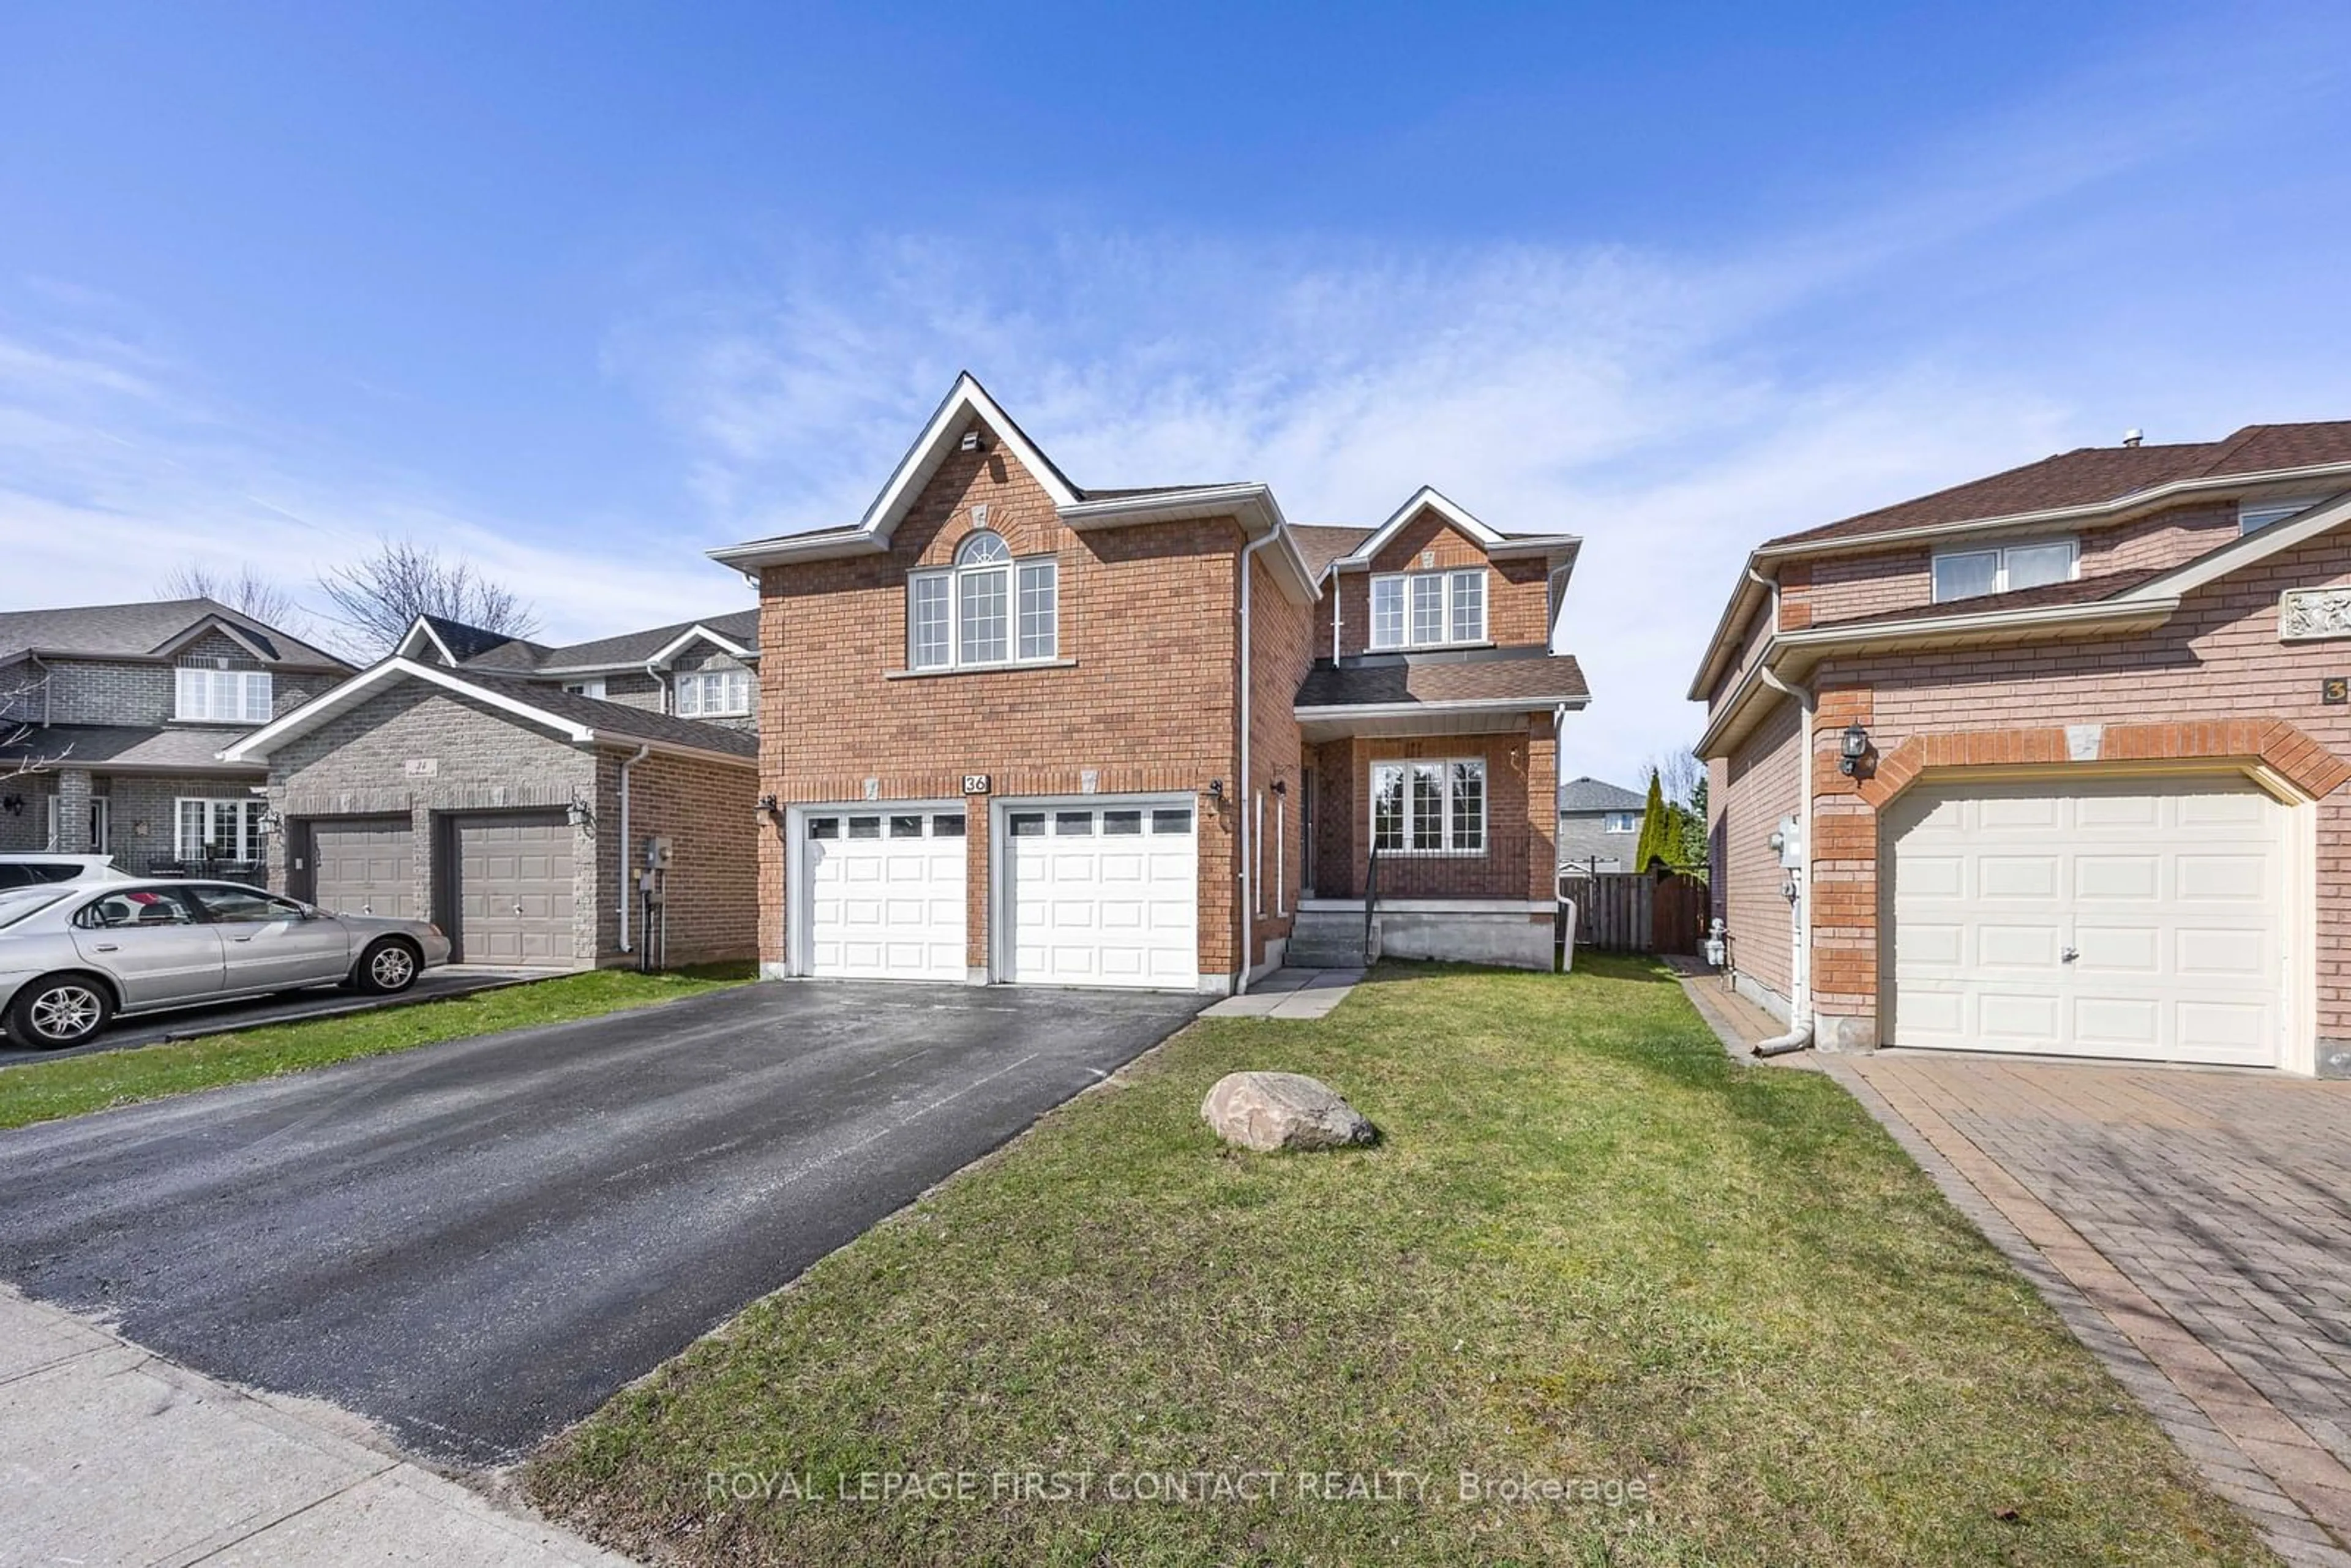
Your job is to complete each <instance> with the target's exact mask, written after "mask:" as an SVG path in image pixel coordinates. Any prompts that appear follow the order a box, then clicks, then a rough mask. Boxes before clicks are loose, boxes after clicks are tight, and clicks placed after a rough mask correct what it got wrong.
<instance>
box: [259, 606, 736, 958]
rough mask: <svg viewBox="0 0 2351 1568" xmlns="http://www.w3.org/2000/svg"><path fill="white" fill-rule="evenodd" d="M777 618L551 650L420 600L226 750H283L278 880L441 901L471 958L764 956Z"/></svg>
mask: <svg viewBox="0 0 2351 1568" xmlns="http://www.w3.org/2000/svg"><path fill="white" fill-rule="evenodd" d="M757 642H758V612H757V611H756V610H743V611H735V612H729V613H727V614H726V615H720V616H715V617H711V618H708V619H705V620H703V621H697V622H678V623H675V624H671V625H666V626H656V627H652V628H648V629H646V630H644V631H642V632H629V633H625V634H623V635H621V636H618V637H606V638H601V639H598V640H596V641H594V642H591V643H575V644H571V645H569V646H564V647H550V646H547V645H545V644H541V643H531V642H527V641H523V640H519V639H515V638H508V637H502V636H498V635H496V634H494V633H490V632H483V631H481V630H480V629H478V628H475V627H470V626H466V625H464V624H462V623H459V622H453V621H447V620H444V619H441V618H438V617H433V616H423V617H419V618H418V620H417V622H416V623H415V624H414V625H413V627H411V628H410V630H409V632H408V634H407V636H406V637H405V638H403V639H402V643H401V644H400V646H399V648H398V649H397V650H396V651H395V652H394V653H393V654H392V656H391V657H389V658H386V659H384V660H382V661H381V662H380V663H378V664H373V665H371V666H370V667H369V668H368V669H366V670H364V671H361V672H360V674H357V675H356V676H354V677H352V678H351V679H350V681H348V682H345V683H344V684H343V685H339V686H337V687H335V688H334V689H332V690H331V691H328V692H325V693H323V694H321V695H319V696H317V697H316V698H314V699H313V700H311V701H310V702H308V703H306V704H304V705H302V706H299V707H297V708H295V709H293V710H292V711H290V712H287V713H286V714H284V715H282V716H280V717H279V718H278V719H277V721H276V722H274V723H272V724H270V725H268V726H266V727H264V728H261V729H259V730H256V731H255V732H254V733H252V734H251V735H248V736H245V737H240V738H238V739H237V741H236V743H235V745H233V746H231V747H228V748H227V750H226V751H225V752H224V754H223V756H224V759H225V761H226V762H228V763H230V764H234V765H238V766H242V767H246V768H253V769H255V770H256V772H258V770H260V769H262V768H266V793H265V795H264V799H265V800H266V805H267V809H268V820H269V821H270V822H271V823H272V824H273V825H274V831H271V832H270V833H268V834H267V835H266V846H267V853H268V877H269V882H270V884H271V885H272V886H275V887H278V888H282V889H284V890H285V891H287V892H288V893H291V894H294V895H295V896H296V897H298V898H306V899H311V900H314V901H316V902H318V903H320V904H327V905H329V906H330V907H334V908H338V909H350V910H364V911H369V912H372V913H374V914H378V915H390V914H398V915H414V916H419V917H422V918H426V919H431V920H434V921H435V922H437V923H439V924H440V925H442V927H443V928H444V930H446V931H447V932H448V933H449V935H450V937H451V939H452V941H453V943H454V944H455V948H456V957H457V959H458V961H459V962H461V963H465V962H471V963H491V964H502V965H517V966H522V967H549V968H585V967H594V966H599V965H633V964H639V963H644V964H652V965H670V964H688V963H696V962H703V961H707V960H713V959H725V958H747V957H749V956H751V955H752V954H753V952H754V951H755V949H756V943H757V918H758V881H757V875H756V872H755V869H754V859H753V857H754V852H755V851H754V830H753V823H752V815H751V807H752V802H753V800H754V799H755V798H756V796H757V793H758V790H757V787H756V785H757V773H756V768H757V760H758V741H757V739H756V737H755V736H754V735H753V733H752V730H753V727H755V725H756V724H757V716H758V651H757V648H756V646H755V644H756V643H757Z"/></svg>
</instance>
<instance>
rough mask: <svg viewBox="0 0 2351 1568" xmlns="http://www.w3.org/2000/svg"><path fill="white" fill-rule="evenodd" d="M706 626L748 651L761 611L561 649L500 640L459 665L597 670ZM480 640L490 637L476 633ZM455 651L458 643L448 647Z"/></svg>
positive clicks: (648, 654)
mask: <svg viewBox="0 0 2351 1568" xmlns="http://www.w3.org/2000/svg"><path fill="white" fill-rule="evenodd" d="M694 626H706V627H708V628H709V629H710V630H711V631H713V632H717V633H718V634H719V635H720V636H721V637H724V638H726V639H727V641H729V642H732V643H739V644H741V645H742V646H744V647H747V648H753V649H756V648H757V647H758V645H759V612H758V609H757V607H754V608H752V609H749V610H733V611H729V612H727V613H726V614H724V615H704V616H700V617H698V618H696V619H695V620H692V621H674V622H670V623H669V624H668V625H666V626H653V627H648V628H647V629H646V630H644V631H643V632H622V633H620V634H619V635H618V636H613V637H599V638H597V639H595V640H594V641H593V642H588V643H569V644H567V645H565V646H562V647H549V646H547V645H546V644H543V643H524V642H519V641H513V640H506V639H500V640H498V641H497V643H496V645H494V646H491V647H489V648H487V649H486V651H485V652H483V653H478V654H475V655H471V656H466V655H460V661H459V667H460V668H462V669H465V670H466V671H468V672H472V671H475V670H487V671H493V672H508V673H514V674H536V673H538V672H541V671H548V670H575V669H595V668H599V667H610V666H618V665H623V664H643V663H644V662H645V661H646V660H647V659H650V658H652V657H653V655H654V654H655V653H660V652H661V651H662V650H663V649H664V648H666V647H668V646H669V645H670V644H671V643H674V642H675V641H677V638H678V636H679V634H680V633H681V632H684V631H686V630H687V629H688V628H689V627H694ZM465 630H467V631H469V632H475V635H476V636H480V637H489V636H492V635H493V634H492V633H489V632H478V631H476V630H475V628H472V627H467V628H465ZM450 646H451V648H452V649H453V650H454V649H455V646H456V644H455V643H451V644H450Z"/></svg>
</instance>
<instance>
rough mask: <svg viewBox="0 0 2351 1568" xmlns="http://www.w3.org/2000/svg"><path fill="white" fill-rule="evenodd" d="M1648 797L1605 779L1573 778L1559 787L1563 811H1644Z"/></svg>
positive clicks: (1560, 807) (1560, 803) (1646, 807)
mask: <svg viewBox="0 0 2351 1568" xmlns="http://www.w3.org/2000/svg"><path fill="white" fill-rule="evenodd" d="M1648 806H1649V802H1648V799H1647V797H1646V796H1643V795H1637V794H1635V793H1634V792H1633V791H1632V790H1630V789H1624V788H1622V787H1620V786H1618V785H1614V784H1611V783H1608V782H1607V781H1606V780H1604V779H1593V778H1583V779H1569V780H1568V781H1567V782H1566V783H1564V784H1562V785H1561V786H1560V787H1559V809H1560V810H1562V811H1644V810H1648Z"/></svg>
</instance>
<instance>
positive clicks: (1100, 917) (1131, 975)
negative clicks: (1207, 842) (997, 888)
mask: <svg viewBox="0 0 2351 1568" xmlns="http://www.w3.org/2000/svg"><path fill="white" fill-rule="evenodd" d="M1004 821H1005V826H1006V832H1007V838H1006V845H1007V851H1008V852H1007V853H1006V855H1005V861H1004V863H1005V871H1006V873H1007V875H1008V877H1009V878H1010V883H1011V885H1010V887H1009V888H1008V891H1007V898H1006V902H1007V904H1008V906H1009V909H1010V912H1011V920H1010V934H1009V939H1008V943H1007V951H1008V953H1009V955H1010V958H1011V970H1012V972H1011V976H1010V977H1011V978H1012V979H1014V980H1016V981H1028V982H1030V983H1032V984H1044V985H1058V986H1118V987H1130V988H1172V989H1179V990H1189V989H1191V988H1193V987H1194V986H1196V984H1197V983H1198V980H1199V967H1200V958H1199V896H1200V895H1199V855H1198V838H1197V823H1196V817H1195V813H1194V812H1193V811H1192V810H1191V809H1190V808H1189V807H1188V806H1171V805H1161V806H1157V807H1153V806H1150V805H1131V804H1125V803H1108V802H1106V803H1104V804H1103V805H1102V806H1099V807H1095V806H1088V807H1026V808H1013V809H1010V810H1007V812H1006V814H1005V817H1004Z"/></svg>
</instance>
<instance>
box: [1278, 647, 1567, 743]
mask: <svg viewBox="0 0 2351 1568" xmlns="http://www.w3.org/2000/svg"><path fill="white" fill-rule="evenodd" d="M1591 698H1592V692H1591V688H1590V687H1589V686H1587V685H1584V681H1583V666H1581V665H1580V664H1577V663H1576V662H1575V658H1574V655H1573V654H1569V653H1545V652H1543V651H1542V650H1541V649H1540V648H1529V649H1497V650H1494V651H1492V652H1490V653H1482V654H1472V655H1468V656H1464V655H1462V654H1458V653H1455V654H1441V653H1440V654H1410V653H1406V654H1393V653H1391V654H1372V655H1368V656H1366V657H1364V658H1362V659H1351V660H1349V661H1347V662H1345V663H1344V664H1329V663H1327V662H1318V663H1317V664H1315V666H1314V667H1313V669H1311V671H1309V672H1308V673H1307V676H1306V680H1305V683H1304V684H1303V685H1301V686H1300V687H1299V688H1298V696H1297V698H1296V701H1295V703H1294V705H1293V706H1294V707H1295V710H1296V713H1297V716H1298V722H1299V725H1300V727H1301V728H1302V729H1303V730H1304V731H1305V733H1306V736H1307V737H1308V738H1309V739H1328V738H1332V737H1336V736H1342V735H1368V734H1412V733H1422V732H1427V733H1439V732H1443V733H1465V734H1466V733H1470V732H1474V731H1477V730H1480V729H1491V728H1493V727H1496V725H1497V724H1498V723H1507V722H1508V721H1509V720H1510V719H1511V718H1512V717H1514V716H1520V715H1525V714H1533V713H1548V712H1550V711H1551V710H1552V709H1553V708H1556V707H1560V706H1567V707H1579V708H1580V707H1582V706H1583V705H1584V704H1585V703H1587V702H1589V701H1590V700H1591Z"/></svg>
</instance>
